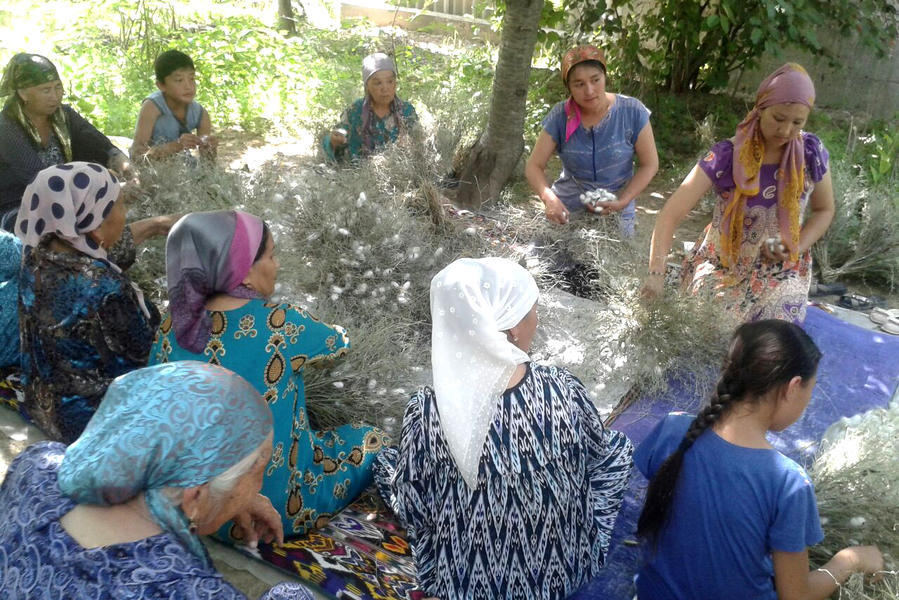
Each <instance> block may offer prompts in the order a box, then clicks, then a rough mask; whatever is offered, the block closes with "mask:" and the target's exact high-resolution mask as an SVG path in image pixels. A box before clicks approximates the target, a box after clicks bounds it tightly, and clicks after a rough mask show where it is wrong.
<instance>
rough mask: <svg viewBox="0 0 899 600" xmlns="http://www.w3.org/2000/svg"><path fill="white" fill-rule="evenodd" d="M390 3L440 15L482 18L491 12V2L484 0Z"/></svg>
mask: <svg viewBox="0 0 899 600" xmlns="http://www.w3.org/2000/svg"><path fill="white" fill-rule="evenodd" d="M391 4H394V5H395V6H401V7H403V8H414V9H418V10H427V11H428V12H432V13H437V14H441V15H452V16H455V17H471V18H474V19H482V20H487V19H489V18H490V16H491V15H492V14H493V3H492V2H489V1H485V0H393V1H392V2H391Z"/></svg>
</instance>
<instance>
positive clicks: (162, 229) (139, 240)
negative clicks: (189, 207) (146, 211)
mask: <svg viewBox="0 0 899 600" xmlns="http://www.w3.org/2000/svg"><path fill="white" fill-rule="evenodd" d="M183 216H184V215H183V214H176V215H162V216H160V217H149V218H147V219H141V220H139V221H134V222H132V223H130V224H129V225H128V226H129V227H130V228H131V235H132V236H133V237H134V245H135V246H140V245H141V244H143V243H144V242H146V241H147V240H148V239H150V238H154V237H158V236H166V235H168V234H169V230H170V229H171V228H172V226H173V225H174V224H175V223H176V222H177V221H178V219H180V218H181V217H183Z"/></svg>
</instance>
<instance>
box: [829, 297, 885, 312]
mask: <svg viewBox="0 0 899 600" xmlns="http://www.w3.org/2000/svg"><path fill="white" fill-rule="evenodd" d="M837 304H839V305H840V306H842V307H843V308H848V309H850V310H861V311H865V310H871V309H872V308H874V307H875V306H877V305H876V304H875V302H874V300H872V299H871V298H868V297H867V296H862V295H861V294H843V295H842V296H840V300H839V302H837Z"/></svg>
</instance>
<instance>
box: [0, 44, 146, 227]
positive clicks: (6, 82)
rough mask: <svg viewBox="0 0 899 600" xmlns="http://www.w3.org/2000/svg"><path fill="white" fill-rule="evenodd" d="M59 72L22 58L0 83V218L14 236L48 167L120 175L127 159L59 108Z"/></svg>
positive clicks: (66, 108)
mask: <svg viewBox="0 0 899 600" xmlns="http://www.w3.org/2000/svg"><path fill="white" fill-rule="evenodd" d="M63 93H64V88H63V85H62V82H61V81H60V79H59V73H58V72H57V70H56V67H55V66H53V63H51V62H50V61H49V60H48V59H47V58H45V57H43V56H40V55H38V54H27V53H24V52H23V53H20V54H16V55H15V56H13V57H12V59H11V60H10V61H9V64H8V65H7V66H6V70H5V71H4V72H3V79H2V80H0V98H5V103H4V105H3V109H2V112H0V219H2V226H3V228H4V229H6V230H7V231H12V226H13V224H14V221H15V215H16V213H17V212H18V210H19V203H20V202H21V201H22V193H23V192H24V191H25V186H27V185H28V183H29V182H30V181H31V180H32V179H34V176H35V175H36V174H37V173H38V171H41V170H42V169H45V168H47V167H50V166H53V165H58V164H62V163H67V162H72V161H85V162H94V163H100V164H103V165H106V166H108V167H109V168H111V169H114V170H116V171H119V172H122V171H124V170H127V169H128V168H129V165H128V160H127V157H126V156H125V154H124V153H123V152H122V151H121V150H119V149H118V148H116V147H115V146H114V145H113V144H112V142H111V141H109V138H107V137H106V136H105V135H103V134H102V133H100V132H99V131H98V130H97V128H96V127H94V126H93V125H91V124H90V123H88V122H87V121H86V120H85V119H84V117H82V116H81V115H79V114H78V113H77V112H75V110H74V109H73V108H72V107H71V106H69V105H67V104H63V103H62V98H63Z"/></svg>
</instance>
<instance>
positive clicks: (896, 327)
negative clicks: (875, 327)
mask: <svg viewBox="0 0 899 600" xmlns="http://www.w3.org/2000/svg"><path fill="white" fill-rule="evenodd" d="M880 328H881V329H882V330H883V331H886V332H887V333H889V334H891V335H899V317H890V318H889V319H887V320H886V321H885V322H884V323H883V324H882V325H881V326H880Z"/></svg>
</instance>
